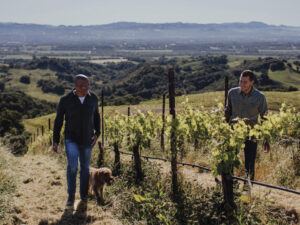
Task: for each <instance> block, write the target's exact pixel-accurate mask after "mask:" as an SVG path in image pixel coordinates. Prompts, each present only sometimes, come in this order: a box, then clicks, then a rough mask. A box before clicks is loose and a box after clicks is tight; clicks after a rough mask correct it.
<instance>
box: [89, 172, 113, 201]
mask: <svg viewBox="0 0 300 225" xmlns="http://www.w3.org/2000/svg"><path fill="white" fill-rule="evenodd" d="M113 180H114V178H113V176H112V172H111V170H110V169H109V168H106V167H103V168H99V169H96V168H92V167H90V179H89V194H90V195H92V193H93V191H94V193H95V195H96V197H97V201H100V202H104V197H103V190H104V186H105V184H107V185H109V186H110V185H111V184H112V181H113ZM99 192H100V196H99Z"/></svg>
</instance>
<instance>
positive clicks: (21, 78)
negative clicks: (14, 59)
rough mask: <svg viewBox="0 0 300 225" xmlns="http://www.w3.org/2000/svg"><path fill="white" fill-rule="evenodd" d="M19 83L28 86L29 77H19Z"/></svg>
mask: <svg viewBox="0 0 300 225" xmlns="http://www.w3.org/2000/svg"><path fill="white" fill-rule="evenodd" d="M20 82H21V83H24V84H30V77H29V76H26V75H24V76H22V77H20Z"/></svg>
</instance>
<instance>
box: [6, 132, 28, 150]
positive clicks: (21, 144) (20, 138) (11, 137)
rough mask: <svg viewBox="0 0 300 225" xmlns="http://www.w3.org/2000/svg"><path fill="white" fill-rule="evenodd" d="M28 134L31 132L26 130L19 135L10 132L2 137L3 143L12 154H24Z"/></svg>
mask: <svg viewBox="0 0 300 225" xmlns="http://www.w3.org/2000/svg"><path fill="white" fill-rule="evenodd" d="M30 135H31V134H30V133H28V132H26V131H25V132H23V133H22V134H19V135H16V134H14V133H12V134H11V133H10V134H8V135H6V136H5V138H4V139H3V143H4V144H6V145H8V146H9V148H10V150H11V152H12V153H13V154H15V155H24V154H26V153H27V151H28V141H29V138H30Z"/></svg>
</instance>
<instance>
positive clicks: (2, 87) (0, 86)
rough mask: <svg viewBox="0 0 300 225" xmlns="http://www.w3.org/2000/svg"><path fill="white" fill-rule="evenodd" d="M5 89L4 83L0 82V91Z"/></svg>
mask: <svg viewBox="0 0 300 225" xmlns="http://www.w3.org/2000/svg"><path fill="white" fill-rule="evenodd" d="M4 89H5V83H3V82H0V92H2V91H4Z"/></svg>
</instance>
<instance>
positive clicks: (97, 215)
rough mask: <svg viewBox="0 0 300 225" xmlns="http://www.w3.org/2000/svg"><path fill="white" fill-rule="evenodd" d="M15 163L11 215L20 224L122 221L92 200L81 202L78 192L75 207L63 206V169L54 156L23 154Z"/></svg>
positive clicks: (64, 197)
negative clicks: (13, 212) (15, 188)
mask: <svg viewBox="0 0 300 225" xmlns="http://www.w3.org/2000/svg"><path fill="white" fill-rule="evenodd" d="M16 162H17V163H16V165H15V169H14V170H15V175H16V178H17V181H16V183H17V184H16V185H17V193H16V196H15V199H14V211H15V215H14V216H15V218H16V220H19V222H20V223H19V224H40V225H42V224H62V225H68V224H72V225H75V224H122V223H121V222H120V221H118V220H117V219H115V218H114V217H113V215H112V214H111V212H109V211H104V210H102V207H101V206H99V205H97V204H96V201H95V200H90V201H88V203H87V205H86V204H83V203H82V202H81V201H80V200H79V194H78V191H77V194H76V201H75V207H74V210H72V209H66V208H65V203H66V199H67V192H66V190H67V188H66V176H65V173H66V172H65V169H64V168H62V166H61V165H60V164H59V163H58V161H57V160H56V159H55V158H52V157H50V156H47V155H26V156H24V157H19V158H17V159H16ZM77 187H78V185H77Z"/></svg>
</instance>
